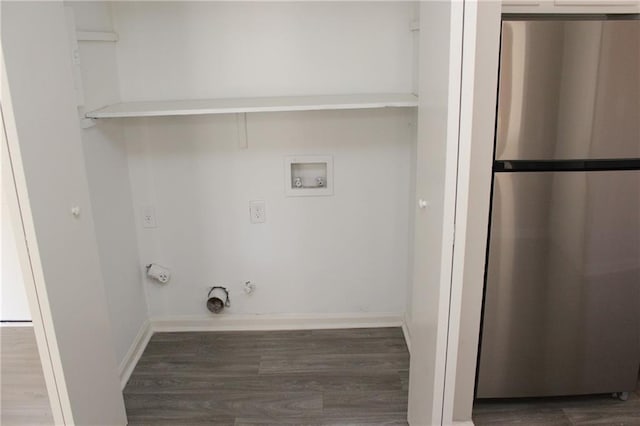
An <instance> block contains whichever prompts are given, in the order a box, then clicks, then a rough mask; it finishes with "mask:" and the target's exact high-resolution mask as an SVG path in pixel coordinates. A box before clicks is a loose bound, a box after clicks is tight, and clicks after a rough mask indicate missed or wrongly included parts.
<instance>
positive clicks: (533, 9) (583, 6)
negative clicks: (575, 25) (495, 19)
mask: <svg viewBox="0 0 640 426" xmlns="http://www.w3.org/2000/svg"><path fill="white" fill-rule="evenodd" d="M638 12H640V1H639V0H553V1H551V0H546V1H545V0H502V13H638Z"/></svg>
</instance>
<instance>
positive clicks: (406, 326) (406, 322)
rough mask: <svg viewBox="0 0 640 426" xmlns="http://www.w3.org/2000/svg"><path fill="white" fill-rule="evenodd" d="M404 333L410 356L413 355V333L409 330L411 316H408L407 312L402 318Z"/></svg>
mask: <svg viewBox="0 0 640 426" xmlns="http://www.w3.org/2000/svg"><path fill="white" fill-rule="evenodd" d="M402 334H404V341H405V342H406V343H407V349H408V350H409V356H411V333H410V332H409V318H407V315H406V314H405V316H404V318H403V319H402Z"/></svg>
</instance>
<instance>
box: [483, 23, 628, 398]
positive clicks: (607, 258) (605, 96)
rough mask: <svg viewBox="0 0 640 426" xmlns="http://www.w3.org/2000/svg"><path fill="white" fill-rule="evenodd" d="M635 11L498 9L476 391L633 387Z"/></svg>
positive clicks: (527, 393)
mask: <svg viewBox="0 0 640 426" xmlns="http://www.w3.org/2000/svg"><path fill="white" fill-rule="evenodd" d="M639 19H640V18H639V17H638V16H617V17H613V16H575V17H568V16H563V17H549V16H546V17H542V18H532V17H526V16H504V17H503V22H502V36H501V37H502V40H501V43H502V44H501V58H500V77H499V94H498V118H497V126H496V142H495V155H494V174H493V192H492V207H491V218H490V229H489V246H488V253H487V270H486V283H485V298H484V307H483V319H482V327H481V340H480V341H481V345H480V357H479V364H478V380H477V388H476V396H477V397H478V398H507V397H532V396H551V395H577V394H590V393H605V392H607V393H608V392H624V391H632V390H635V389H636V385H637V380H638V370H639V367H640V20H639Z"/></svg>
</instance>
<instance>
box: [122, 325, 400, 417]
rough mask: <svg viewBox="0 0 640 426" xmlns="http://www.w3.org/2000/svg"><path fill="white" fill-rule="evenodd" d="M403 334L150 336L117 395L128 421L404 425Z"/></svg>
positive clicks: (328, 332) (337, 332) (325, 332)
mask: <svg viewBox="0 0 640 426" xmlns="http://www.w3.org/2000/svg"><path fill="white" fill-rule="evenodd" d="M408 377H409V353H408V351H407V347H406V344H405V341H404V337H403V335H402V330H401V329H400V328H375V329H348V330H307V331H259V332H255V331H252V332H202V333H191V332H189V333H156V334H154V335H153V337H152V338H151V341H150V342H149V345H148V346H147V348H146V350H145V352H144V354H143V355H142V357H141V359H140V361H139V362H138V365H137V366H136V368H135V370H134V372H133V374H132V375H131V378H130V379H129V382H128V384H127V386H126V388H125V390H124V397H125V404H126V407H127V415H128V417H129V424H130V425H161V424H164V425H169V424H170V425H197V424H201V425H204V424H207V425H213V424H217V425H223V424H224V425H348V424H358V425H376V424H385V425H406V424H407V421H406V418H407V390H408V380H409V379H408Z"/></svg>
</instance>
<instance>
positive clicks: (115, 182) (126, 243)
mask: <svg viewBox="0 0 640 426" xmlns="http://www.w3.org/2000/svg"><path fill="white" fill-rule="evenodd" d="M68 5H69V6H71V7H72V9H73V12H74V15H75V26H76V28H77V29H79V30H85V31H86V30H89V31H110V30H113V24H112V21H111V8H110V4H108V3H106V2H69V3H68ZM79 53H80V68H81V77H82V88H83V94H84V101H85V104H84V108H85V109H86V110H91V109H96V108H99V107H101V106H103V105H105V104H110V103H115V102H118V101H119V100H120V88H119V83H118V71H117V56H116V44H115V43H109V42H83V41H80V42H79ZM81 136H82V148H83V152H84V159H85V163H86V168H87V179H88V181H89V188H90V195H91V203H92V205H93V215H94V224H95V232H96V237H97V241H98V250H99V254H100V266H101V272H102V276H103V281H104V283H105V295H106V300H107V307H108V311H109V318H110V320H111V326H112V329H113V336H114V344H115V353H116V359H117V361H118V362H119V363H121V364H122V362H123V361H124V360H125V357H126V355H127V352H128V351H129V349H130V347H131V345H132V344H133V343H134V340H135V338H136V336H137V335H138V332H139V330H140V328H141V326H142V325H143V323H144V322H145V320H146V319H147V316H148V313H147V303H146V298H145V295H144V289H143V286H142V272H143V270H144V267H143V264H142V263H141V262H140V257H139V256H138V242H137V239H136V231H135V224H134V214H133V203H132V198H131V184H130V182H129V171H128V162H127V150H126V144H125V140H124V135H123V131H122V126H121V125H120V123H118V122H114V121H99V122H98V125H97V126H95V127H92V128H88V129H85V130H82V134H81Z"/></svg>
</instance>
